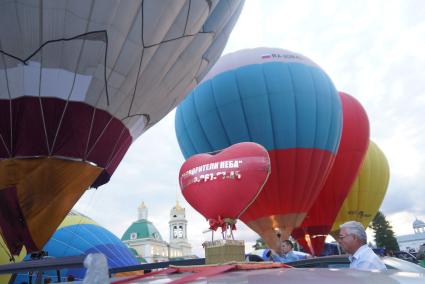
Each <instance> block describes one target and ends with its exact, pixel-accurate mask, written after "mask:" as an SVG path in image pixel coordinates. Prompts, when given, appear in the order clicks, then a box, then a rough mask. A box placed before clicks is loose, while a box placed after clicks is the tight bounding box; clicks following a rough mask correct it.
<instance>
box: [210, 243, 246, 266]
mask: <svg viewBox="0 0 425 284" xmlns="http://www.w3.org/2000/svg"><path fill="white" fill-rule="evenodd" d="M202 246H203V247H204V249H205V264H218V263H226V262H230V261H238V262H242V261H244V260H245V242H244V241H242V240H216V241H211V242H204V243H203V244H202Z"/></svg>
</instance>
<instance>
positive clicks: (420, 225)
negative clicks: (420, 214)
mask: <svg viewBox="0 0 425 284" xmlns="http://www.w3.org/2000/svg"><path fill="white" fill-rule="evenodd" d="M413 231H414V233H413V234H409V235H404V236H399V237H396V238H397V242H398V245H399V247H400V250H402V251H407V252H412V251H413V252H417V251H418V250H419V247H420V246H421V245H422V244H425V222H423V221H421V220H418V219H416V220H415V221H414V222H413Z"/></svg>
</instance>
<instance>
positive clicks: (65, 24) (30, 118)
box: [0, 0, 243, 254]
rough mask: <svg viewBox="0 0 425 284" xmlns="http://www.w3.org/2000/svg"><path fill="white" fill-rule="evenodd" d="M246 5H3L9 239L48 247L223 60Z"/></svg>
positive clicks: (4, 186)
mask: <svg viewBox="0 0 425 284" xmlns="http://www.w3.org/2000/svg"><path fill="white" fill-rule="evenodd" d="M242 6H243V1H155V0H145V1H94V0H81V1H56V0H42V1H36V2H32V1H27V2H25V1H24V2H23V1H17V0H16V1H7V2H2V3H1V4H0V40H1V42H0V54H1V60H0V228H1V229H0V232H1V235H2V236H3V238H4V240H5V242H6V244H7V247H8V248H9V250H10V252H11V253H12V254H18V253H19V252H20V250H21V248H22V246H23V245H25V246H26V248H27V250H28V251H30V252H31V251H36V250H39V249H41V248H42V247H43V245H44V244H45V243H46V241H47V240H48V238H49V237H50V236H51V234H52V233H53V232H54V230H55V229H56V227H57V226H58V225H59V224H60V222H61V221H62V220H63V218H64V217H65V216H66V214H67V213H68V212H69V210H70V208H71V207H72V206H73V205H74V204H75V203H76V201H77V200H78V199H79V197H80V196H81V195H82V194H83V192H84V191H85V190H86V189H87V188H88V187H89V186H92V187H98V186H100V185H102V184H105V183H106V182H108V180H109V179H110V177H111V175H112V174H113V172H114V171H115V169H116V168H117V166H118V164H119V163H120V161H121V159H122V158H123V156H124V154H125V153H126V151H127V149H128V147H129V146H130V144H131V143H132V142H133V141H134V140H135V139H136V138H137V137H139V136H140V135H141V134H142V133H143V132H144V131H145V130H146V129H148V128H149V127H151V126H153V125H154V124H155V123H157V122H158V121H159V120H160V119H161V118H162V117H164V116H165V115H166V114H167V113H168V112H169V111H170V110H171V109H173V108H174V106H176V105H177V104H178V103H179V101H180V100H182V99H183V97H184V96H185V94H187V92H188V91H189V90H191V89H192V88H193V87H194V86H195V85H196V84H197V82H199V81H200V80H201V79H202V78H203V76H204V75H205V74H206V73H207V71H208V70H209V69H210V67H211V66H212V65H213V64H214V62H215V61H216V60H217V59H218V57H219V56H220V53H221V52H222V50H223V48H224V45H225V43H226V41H227V38H228V36H229V34H230V32H231V30H232V28H233V26H234V24H235V22H236V20H237V18H238V15H239V13H240V11H241V9H242Z"/></svg>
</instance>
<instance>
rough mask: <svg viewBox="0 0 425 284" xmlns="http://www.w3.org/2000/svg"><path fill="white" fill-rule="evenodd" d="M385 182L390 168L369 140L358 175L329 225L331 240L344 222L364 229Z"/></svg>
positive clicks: (379, 200)
mask: <svg viewBox="0 0 425 284" xmlns="http://www.w3.org/2000/svg"><path fill="white" fill-rule="evenodd" d="M389 179H390V168H389V165H388V161H387V159H386V157H385V154H384V153H383V152H382V150H381V149H379V147H378V146H377V145H376V144H375V143H374V142H373V141H370V142H369V147H368V149H367V153H366V157H365V159H364V161H363V164H362V166H361V168H360V172H359V174H358V176H357V178H356V180H355V181H354V183H353V185H352V186H351V189H350V192H349V193H348V196H347V198H346V199H345V200H344V203H343V204H342V207H341V209H340V210H339V212H338V215H337V217H336V219H335V222H334V224H333V226H332V235H333V236H334V237H335V236H336V234H337V231H338V230H339V226H340V225H341V224H343V223H345V222H347V221H358V222H360V223H362V224H363V226H364V227H365V228H367V227H368V226H369V223H370V222H371V221H372V219H373V217H375V215H376V213H377V212H378V209H379V207H380V206H381V204H382V201H383V200H384V197H385V193H386V191H387V187H388V182H389Z"/></svg>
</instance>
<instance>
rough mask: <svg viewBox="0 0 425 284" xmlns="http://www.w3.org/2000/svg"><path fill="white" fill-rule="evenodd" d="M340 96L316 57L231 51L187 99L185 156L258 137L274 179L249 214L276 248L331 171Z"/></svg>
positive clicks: (182, 108) (182, 128)
mask: <svg viewBox="0 0 425 284" xmlns="http://www.w3.org/2000/svg"><path fill="white" fill-rule="evenodd" d="M341 116H342V110H341V103H340V99H339V96H338V94H337V92H336V90H335V88H334V86H333V84H332V82H331V80H330V78H329V77H328V76H327V75H326V73H325V72H324V71H323V70H322V69H320V67H318V66H317V65H316V64H315V63H314V62H312V61H311V60H310V59H308V58H306V57H304V56H302V55H299V54H296V53H293V52H290V51H286V50H282V49H272V48H257V49H248V50H241V51H238V52H235V53H231V54H228V55H225V56H223V57H222V58H221V59H220V60H219V61H218V62H217V64H216V65H215V66H214V67H213V68H212V70H211V72H209V73H208V75H207V76H206V77H205V79H204V80H203V81H202V82H201V84H199V86H198V87H196V88H195V89H194V90H193V91H192V92H191V94H190V95H189V96H188V97H187V98H186V99H185V100H184V101H183V102H182V103H181V104H180V105H179V107H178V108H177V112H176V118H175V126H176V134H177V139H178V142H179V145H180V149H181V151H182V153H183V155H184V156H185V158H189V157H190V156H192V155H194V154H197V153H204V152H211V151H216V150H220V149H223V148H226V147H228V146H230V145H232V144H235V143H239V142H243V141H252V142H256V143H259V144H261V145H263V146H264V147H265V148H266V149H267V151H268V153H269V156H270V161H271V174H270V177H269V179H268V181H267V183H266V185H265V187H264V189H263V190H262V192H261V193H260V195H259V196H258V198H257V199H256V200H255V201H254V203H253V204H252V205H251V206H250V207H249V208H248V209H247V210H246V211H245V213H244V214H243V215H242V216H241V220H242V221H243V222H245V223H246V224H247V225H248V226H249V227H250V228H252V229H253V230H254V231H256V232H257V233H259V234H260V235H261V236H262V237H263V239H264V240H265V241H266V242H267V244H268V245H269V246H271V247H276V246H277V247H280V245H277V244H276V241H277V239H276V231H275V229H278V230H280V231H281V233H282V234H284V237H288V236H289V233H290V232H291V230H292V228H293V227H296V226H299V225H300V224H301V222H302V220H303V218H304V217H305V215H306V213H307V211H308V209H309V208H310V206H311V204H312V202H313V200H314V198H315V197H316V196H317V194H318V193H319V189H320V187H321V186H322V185H323V182H324V179H325V177H326V175H327V174H328V172H329V169H330V166H331V164H332V162H333V159H334V156H335V154H336V150H337V147H338V143H339V139H340V134H341V119H342V117H341Z"/></svg>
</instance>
